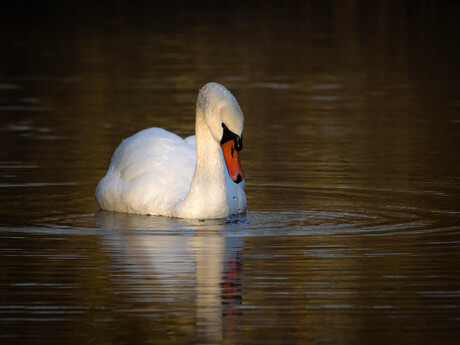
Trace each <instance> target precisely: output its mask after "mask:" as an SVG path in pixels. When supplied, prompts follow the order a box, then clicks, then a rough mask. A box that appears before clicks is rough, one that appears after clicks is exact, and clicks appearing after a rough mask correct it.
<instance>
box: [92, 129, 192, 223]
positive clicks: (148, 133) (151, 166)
mask: <svg viewBox="0 0 460 345" xmlns="http://www.w3.org/2000/svg"><path fill="white" fill-rule="evenodd" d="M195 146H196V144H195V136H193V137H189V138H187V139H185V140H183V139H182V138H180V137H179V136H177V135H175V134H173V133H171V132H168V131H166V130H164V129H161V128H149V129H145V130H143V131H141V132H139V133H137V134H135V135H133V136H132V137H130V138H128V139H126V140H123V142H122V143H121V144H120V146H118V148H117V149H116V151H115V153H114V154H113V157H112V161H111V164H110V167H109V170H108V172H107V175H106V176H105V177H104V178H103V179H102V180H101V182H100V183H99V185H98V187H97V189H96V199H97V202H98V203H99V205H100V206H101V208H103V209H105V210H109V211H117V212H127V213H143V214H152V215H153V214H155V215H166V216H168V215H171V212H172V210H173V209H174V207H175V205H177V203H179V202H180V201H182V200H184V199H185V197H186V196H187V194H188V191H189V188H190V183H191V181H192V178H193V173H194V170H195V160H196V149H195Z"/></svg>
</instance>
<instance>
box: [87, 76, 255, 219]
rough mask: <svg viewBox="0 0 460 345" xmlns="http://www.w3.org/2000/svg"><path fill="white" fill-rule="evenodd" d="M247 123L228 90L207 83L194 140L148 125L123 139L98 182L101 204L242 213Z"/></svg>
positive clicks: (193, 214) (149, 210) (150, 210)
mask: <svg viewBox="0 0 460 345" xmlns="http://www.w3.org/2000/svg"><path fill="white" fill-rule="evenodd" d="M243 125H244V117H243V112H242V111H241V108H240V106H239V104H238V102H237V101H236V99H235V97H234V96H233V95H232V94H231V93H230V91H228V90H227V89H226V88H225V87H224V86H222V85H220V84H217V83H208V84H206V85H205V86H204V87H203V88H202V89H201V90H200V92H199V94H198V99H197V104H196V123H195V133H196V139H195V136H191V137H188V138H186V139H185V140H183V139H181V138H180V137H179V136H177V135H175V134H173V133H170V132H168V131H166V130H164V129H161V128H149V129H145V130H143V131H140V132H138V133H137V134H135V135H133V136H132V137H130V138H128V139H126V140H123V142H122V143H121V144H120V146H118V148H117V149H116V150H115V153H114V154H113V157H112V161H111V164H110V167H109V170H108V171H107V175H106V176H105V177H104V178H103V179H102V180H101V181H100V182H99V185H98V186H97V189H96V200H97V203H98V204H99V207H100V208H102V209H104V210H107V211H116V212H125V213H137V214H149V215H161V216H169V217H179V218H225V217H228V216H229V215H232V214H237V213H244V212H245V211H246V194H245V192H244V185H245V181H244V178H243V173H242V170H241V166H240V162H239V157H238V152H239V151H240V150H241V149H242V134H243ZM195 147H196V149H195ZM224 160H225V163H226V167H227V168H225V166H224Z"/></svg>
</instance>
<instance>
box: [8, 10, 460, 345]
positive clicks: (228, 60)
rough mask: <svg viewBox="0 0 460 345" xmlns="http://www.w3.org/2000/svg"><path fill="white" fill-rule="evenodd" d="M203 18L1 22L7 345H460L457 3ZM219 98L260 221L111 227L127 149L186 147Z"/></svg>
mask: <svg viewBox="0 0 460 345" xmlns="http://www.w3.org/2000/svg"><path fill="white" fill-rule="evenodd" d="M205 5H206V3H205ZM205 5H203V4H201V3H200V6H201V7H200V8H194V7H193V6H192V4H191V3H187V2H179V3H177V2H174V3H172V4H171V5H163V6H162V7H157V5H154V4H150V5H146V6H141V5H138V4H137V5H132V6H130V7H129V8H125V7H123V6H121V5H120V4H119V3H117V2H115V3H114V4H112V3H106V4H104V5H97V6H96V5H91V4H88V5H85V4H84V3H83V4H80V3H79V2H75V3H73V2H72V3H70V5H69V4H68V5H66V6H64V5H59V4H58V3H56V4H55V5H54V6H53V7H52V8H51V6H49V5H47V6H45V5H38V4H35V5H31V6H30V7H28V8H27V9H26V8H22V7H21V5H16V7H15V8H9V9H8V8H7V9H6V11H8V12H3V13H4V20H3V22H2V24H1V28H2V30H1V34H0V45H1V50H2V52H3V53H2V54H1V56H0V148H1V149H0V292H1V293H0V343H1V344H50V343H56V344H145V343H150V344H160V343H161V344H192V343H210V344H213V343H221V342H223V343H226V344H236V343H247V344H280V343H286V344H310V343H311V344H313V343H314V344H395V343H398V344H458V343H460V331H459V329H460V309H459V308H460V274H459V272H460V270H459V268H460V267H459V263H460V160H459V157H460V67H459V66H460V64H459V62H460V48H459V47H460V45H459V43H460V42H459V37H460V35H459V33H460V30H459V29H460V21H459V13H460V11H459V6H458V5H457V3H456V2H454V1H451V2H449V1H445V2H434V1H433V2H429V1H409V2H395V3H393V4H392V5H390V4H387V3H386V2H383V1H382V2H371V3H369V2H367V1H362V2H361V1H328V2H313V3H310V2H306V3H303V2H299V3H294V2H292V3H289V2H287V3H285V2H282V3H280V4H277V5H275V4H274V3H271V2H260V3H257V4H253V5H246V6H238V5H235V4H234V3H232V2H229V3H224V4H221V5H219V6H222V7H218V8H217V7H215V5H213V3H208V4H207V5H206V6H205ZM178 8H180V10H178ZM5 13H7V14H8V15H5ZM208 81H217V82H220V83H222V84H224V85H226V86H227V87H228V88H229V89H230V90H231V91H232V92H233V94H234V95H235V96H236V98H237V99H238V101H239V103H240V105H241V107H242V109H243V111H244V113H245V116H246V125H245V133H244V140H245V143H244V150H243V151H242V153H241V157H242V164H243V168H244V170H245V175H246V178H247V183H246V186H247V187H246V192H247V197H248V212H247V214H246V215H242V216H239V217H234V218H232V219H231V220H212V221H204V222H200V221H189V220H178V219H168V218H164V217H147V216H135V215H126V214H116V213H110V212H103V211H98V207H97V204H96V202H95V199H94V191H95V188H96V185H97V183H98V181H99V179H100V178H101V177H102V176H103V175H104V174H105V171H106V169H107V167H108V165H109V162H110V158H111V155H112V153H113V151H114V149H115V148H116V146H117V145H118V144H119V143H120V141H121V139H122V138H126V137H128V136H130V135H132V134H134V133H135V132H137V131H139V130H141V129H144V128H147V127H152V126H157V127H163V128H166V129H168V130H170V131H173V132H175V133H178V134H179V135H181V136H184V137H185V136H188V135H191V134H193V131H194V108H195V101H196V96H197V92H198V89H199V88H200V87H201V86H202V85H204V84H205V83H206V82H208Z"/></svg>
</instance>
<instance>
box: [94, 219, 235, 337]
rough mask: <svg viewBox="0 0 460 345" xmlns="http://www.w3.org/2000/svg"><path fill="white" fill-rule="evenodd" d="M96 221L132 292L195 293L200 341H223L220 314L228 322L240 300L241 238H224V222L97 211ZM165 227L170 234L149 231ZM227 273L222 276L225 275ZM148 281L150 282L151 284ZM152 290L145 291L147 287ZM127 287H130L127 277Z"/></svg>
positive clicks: (178, 296) (180, 296)
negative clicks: (127, 274)
mask: <svg viewBox="0 0 460 345" xmlns="http://www.w3.org/2000/svg"><path fill="white" fill-rule="evenodd" d="M96 219H97V223H98V225H99V226H100V227H101V228H103V229H106V230H108V231H107V232H106V236H105V242H106V244H107V246H108V247H110V248H111V250H113V254H112V257H113V260H114V261H115V262H116V263H117V265H119V267H120V268H122V269H125V270H127V271H129V272H130V273H131V274H130V278H129V279H134V280H135V283H134V287H133V288H132V289H133V291H132V294H133V295H138V293H139V291H137V289H141V290H142V291H143V292H147V293H151V294H152V295H156V294H157V293H158V292H159V291H166V294H167V295H168V296H169V299H171V298H172V299H174V300H183V299H184V293H185V294H187V291H193V292H192V293H191V295H194V296H195V319H196V330H197V337H198V340H199V341H202V342H206V343H215V342H219V341H221V340H222V339H223V333H224V330H223V324H224V320H223V317H224V315H226V317H227V319H230V320H227V321H229V322H227V324H229V325H232V324H235V322H234V320H231V319H232V318H233V317H235V315H237V313H235V312H234V311H233V310H231V309H232V308H234V307H235V304H240V303H241V291H239V281H238V280H239V272H238V271H239V266H240V265H239V262H238V258H239V255H238V253H239V252H240V251H241V249H242V241H243V239H242V238H241V237H228V238H227V237H224V236H222V232H223V231H224V230H226V229H227V228H228V226H229V223H227V221H225V220H206V221H199V220H182V219H172V218H167V217H154V216H152V217H150V216H139V215H130V214H121V213H112V212H105V211H100V212H98V213H97V214H96ZM165 228H169V234H168V235H163V234H164V233H162V234H155V233H152V232H151V231H149V230H151V229H165ZM224 274H225V276H224ZM152 280H153V281H154V283H153V284H152V283H151V282H152ZM146 285H147V289H148V290H150V291H145V289H146V287H145V286H146ZM130 286H133V283H132V281H131V284H130Z"/></svg>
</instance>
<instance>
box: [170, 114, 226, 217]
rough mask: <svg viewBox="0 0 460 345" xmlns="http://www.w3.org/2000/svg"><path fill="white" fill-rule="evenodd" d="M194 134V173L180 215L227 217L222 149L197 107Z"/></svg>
mask: <svg viewBox="0 0 460 345" xmlns="http://www.w3.org/2000/svg"><path fill="white" fill-rule="evenodd" d="M195 133H196V167H195V174H194V176H193V179H192V182H191V185H190V190H189V194H188V196H187V198H186V199H185V201H184V202H183V204H182V205H181V207H180V209H181V211H182V212H184V211H186V212H187V217H190V216H195V215H196V216H197V217H200V218H201V217H203V218H221V217H227V216H228V202H227V187H226V184H225V170H224V169H225V167H224V162H223V158H222V149H221V147H220V145H219V143H218V142H217V141H216V140H215V139H214V138H213V136H212V134H211V132H210V131H209V128H208V125H207V124H206V120H205V117H204V114H203V112H202V110H201V109H200V108H199V107H197V110H196V123H195ZM191 213H192V214H191ZM178 216H181V215H180V214H179V215H178Z"/></svg>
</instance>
